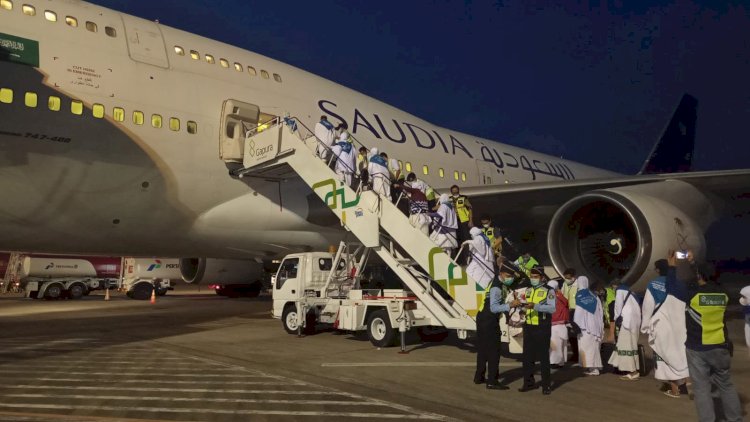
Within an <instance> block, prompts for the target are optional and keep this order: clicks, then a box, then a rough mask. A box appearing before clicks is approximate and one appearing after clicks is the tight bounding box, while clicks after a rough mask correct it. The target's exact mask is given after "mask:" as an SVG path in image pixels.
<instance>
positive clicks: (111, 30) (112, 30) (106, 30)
mask: <svg viewBox="0 0 750 422" xmlns="http://www.w3.org/2000/svg"><path fill="white" fill-rule="evenodd" d="M104 33H105V34H107V35H109V36H110V37H112V38H115V37H116V36H117V30H116V29H115V28H112V27H111V26H105V27H104Z"/></svg>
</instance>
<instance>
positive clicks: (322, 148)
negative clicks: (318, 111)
mask: <svg viewBox="0 0 750 422" xmlns="http://www.w3.org/2000/svg"><path fill="white" fill-rule="evenodd" d="M315 137H316V138H318V143H317V147H316V148H315V151H316V153H317V154H318V157H320V158H322V159H323V160H325V159H327V158H328V149H329V148H330V147H331V145H333V141H334V139H335V134H334V132H333V125H332V124H331V122H329V121H328V117H327V116H320V121H319V122H318V123H316V124H315Z"/></svg>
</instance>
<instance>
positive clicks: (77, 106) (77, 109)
mask: <svg viewBox="0 0 750 422" xmlns="http://www.w3.org/2000/svg"><path fill="white" fill-rule="evenodd" d="M70 112H71V113H73V114H75V115H76V116H80V115H82V114H83V103H82V102H81V101H78V100H73V101H71V102H70Z"/></svg>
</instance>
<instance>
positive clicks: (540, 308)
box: [532, 287, 555, 315]
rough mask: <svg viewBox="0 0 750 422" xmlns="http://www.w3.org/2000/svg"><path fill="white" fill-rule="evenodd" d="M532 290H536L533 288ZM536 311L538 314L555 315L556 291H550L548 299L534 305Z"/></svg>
mask: <svg viewBox="0 0 750 422" xmlns="http://www.w3.org/2000/svg"><path fill="white" fill-rule="evenodd" d="M532 289H534V288H533V287H532ZM534 310H535V311H537V312H541V313H544V314H550V315H551V314H554V313H555V291H554V290H553V289H549V291H548V292H547V299H545V300H544V301H542V302H540V303H537V304H535V305H534Z"/></svg>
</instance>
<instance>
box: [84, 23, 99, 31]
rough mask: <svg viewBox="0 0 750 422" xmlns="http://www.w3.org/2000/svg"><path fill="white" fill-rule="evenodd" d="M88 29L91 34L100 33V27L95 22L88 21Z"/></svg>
mask: <svg viewBox="0 0 750 422" xmlns="http://www.w3.org/2000/svg"><path fill="white" fill-rule="evenodd" d="M86 29H88V31H89V32H97V31H99V27H98V26H96V24H95V23H94V22H89V21H86Z"/></svg>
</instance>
